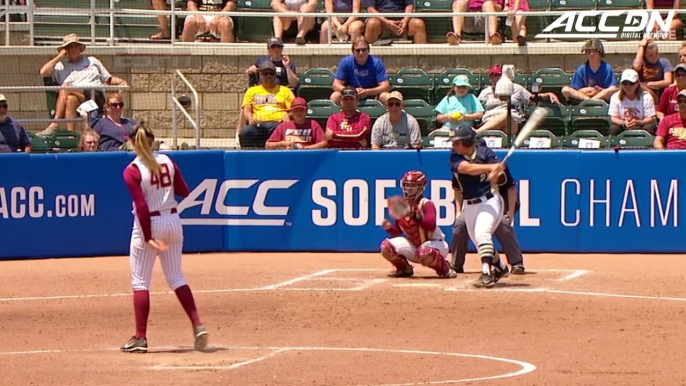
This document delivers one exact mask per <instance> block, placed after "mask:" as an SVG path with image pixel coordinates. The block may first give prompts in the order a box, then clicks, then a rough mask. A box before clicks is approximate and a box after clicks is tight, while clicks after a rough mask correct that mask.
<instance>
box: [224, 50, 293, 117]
mask: <svg viewBox="0 0 686 386" xmlns="http://www.w3.org/2000/svg"><path fill="white" fill-rule="evenodd" d="M268 60H270V61H271V62H272V63H274V67H276V84H282V85H287V86H288V87H290V88H291V90H295V88H296V87H298V80H299V79H298V70H297V68H296V66H295V63H294V62H293V61H291V58H290V57H289V56H287V55H284V54H283V40H281V38H277V37H271V38H269V39H267V55H266V56H261V57H259V58H258V59H257V60H256V61H255V64H253V65H251V66H250V67H248V69H247V70H245V73H246V74H248V76H250V78H251V81H250V83H251V86H252V85H254V84H259V83H260V75H259V68H260V66H261V65H262V63H264V62H266V61H268ZM253 77H256V78H257V79H254V80H253ZM253 83H254V84H253ZM239 114H240V117H239V118H238V128H239V130H240V128H241V127H243V126H245V117H244V116H243V112H242V111H241V112H240V113H239Z"/></svg>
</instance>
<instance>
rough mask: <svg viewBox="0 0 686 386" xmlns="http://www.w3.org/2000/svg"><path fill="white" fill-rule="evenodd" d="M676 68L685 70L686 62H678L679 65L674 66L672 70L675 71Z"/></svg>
mask: <svg viewBox="0 0 686 386" xmlns="http://www.w3.org/2000/svg"><path fill="white" fill-rule="evenodd" d="M676 70H683V71H686V64H683V63H682V64H680V65H678V66H676V67H674V72H676Z"/></svg>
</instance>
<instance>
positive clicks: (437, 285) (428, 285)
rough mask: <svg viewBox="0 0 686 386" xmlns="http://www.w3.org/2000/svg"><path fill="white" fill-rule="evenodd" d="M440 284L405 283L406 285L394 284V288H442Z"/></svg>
mask: <svg viewBox="0 0 686 386" xmlns="http://www.w3.org/2000/svg"><path fill="white" fill-rule="evenodd" d="M440 286H441V285H440V284H436V283H404V284H393V287H440Z"/></svg>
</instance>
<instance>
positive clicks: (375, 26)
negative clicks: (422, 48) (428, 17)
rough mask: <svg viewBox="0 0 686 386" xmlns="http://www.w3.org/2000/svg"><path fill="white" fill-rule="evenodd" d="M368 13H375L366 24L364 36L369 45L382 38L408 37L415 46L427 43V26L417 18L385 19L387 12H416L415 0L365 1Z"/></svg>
mask: <svg viewBox="0 0 686 386" xmlns="http://www.w3.org/2000/svg"><path fill="white" fill-rule="evenodd" d="M363 1H364V7H365V9H366V10H367V13H375V14H377V15H378V16H377V17H370V18H368V19H367V20H366V22H365V28H364V36H365V38H366V39H367V41H368V42H369V43H375V42H376V41H377V40H379V39H381V38H382V37H400V36H403V37H404V36H407V37H409V38H411V39H412V42H413V43H415V44H424V43H426V24H425V23H424V20H422V19H419V18H416V17H409V16H408V17H400V18H396V17H384V16H383V14H384V13H385V12H405V13H412V12H414V0H363Z"/></svg>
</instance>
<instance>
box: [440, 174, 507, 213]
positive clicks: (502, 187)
mask: <svg viewBox="0 0 686 386" xmlns="http://www.w3.org/2000/svg"><path fill="white" fill-rule="evenodd" d="M504 173H505V182H503V183H502V184H500V185H498V193H499V194H500V196H502V198H503V202H504V204H505V205H504V206H503V210H504V211H505V212H507V210H508V208H509V207H510V202H509V199H508V195H507V192H508V191H509V190H510V189H512V188H514V187H515V186H517V181H515V179H514V177H512V174H510V168H508V167H505V172H504ZM453 189H457V190H461V189H462V188H460V184H459V183H458V182H457V178H455V174H454V173H453ZM517 211H519V200H517V203H516V204H515V213H516V212H517Z"/></svg>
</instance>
